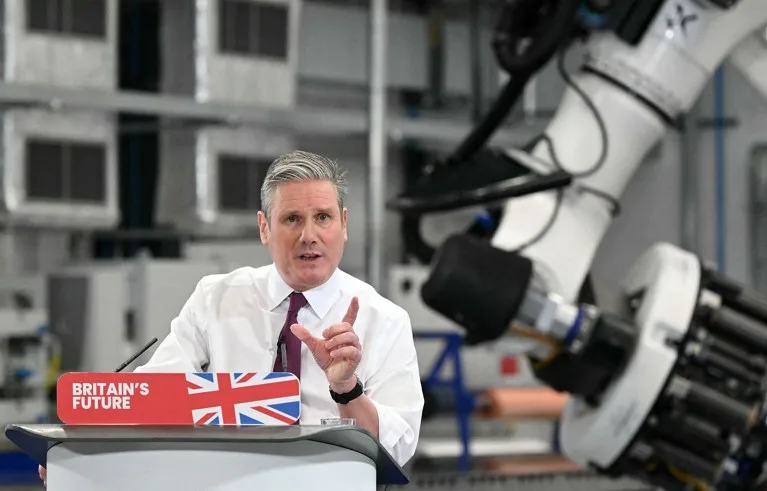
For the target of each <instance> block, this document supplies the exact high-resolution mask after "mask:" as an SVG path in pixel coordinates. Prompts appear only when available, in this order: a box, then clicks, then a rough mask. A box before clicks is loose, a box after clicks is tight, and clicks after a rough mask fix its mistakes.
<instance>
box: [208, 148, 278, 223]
mask: <svg viewBox="0 0 767 491" xmlns="http://www.w3.org/2000/svg"><path fill="white" fill-rule="evenodd" d="M270 163H271V160H268V159H264V158H257V157H243V156H239V155H220V156H219V158H218V208H219V211H222V212H243V211H246V212H256V211H258V210H259V209H260V208H261V184H262V183H263V182H264V178H266V171H267V169H268V168H269V164H270Z"/></svg>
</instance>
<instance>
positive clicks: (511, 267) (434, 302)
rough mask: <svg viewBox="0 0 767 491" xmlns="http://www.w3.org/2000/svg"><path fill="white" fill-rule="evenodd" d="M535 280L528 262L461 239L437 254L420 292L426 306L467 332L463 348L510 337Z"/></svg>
mask: <svg viewBox="0 0 767 491" xmlns="http://www.w3.org/2000/svg"><path fill="white" fill-rule="evenodd" d="M532 275H533V265H532V262H531V261H530V260H529V259H527V258H526V257H523V256H520V255H518V254H514V253H509V252H506V251H503V250H501V249H498V248H495V247H493V246H492V245H491V244H490V243H489V242H487V241H485V240H480V239H477V238H474V237H471V236H468V235H464V234H459V235H454V236H452V237H450V238H448V239H447V240H446V241H445V242H444V243H443V244H442V245H441V246H440V248H439V249H438V250H437V252H436V254H435V255H434V259H433V263H432V265H431V272H430V275H429V277H428V279H427V280H426V282H424V284H423V285H422V286H421V298H422V299H423V301H424V303H425V304H426V305H427V306H429V307H431V308H432V309H434V310H435V311H437V312H439V313H440V314H442V315H444V316H445V317H447V318H449V319H452V320H454V321H455V322H456V323H458V324H459V325H460V326H462V327H463V328H464V329H466V337H465V339H464V342H465V344H467V345H475V344H479V343H481V342H486V341H493V340H495V339H498V338H500V337H501V336H502V335H503V334H505V333H506V332H508V329H509V325H510V324H511V322H512V320H513V319H514V316H515V315H516V313H517V311H518V310H519V306H520V304H521V303H522V300H523V298H524V296H525V293H526V291H527V288H528V286H529V283H530V280H531V278H532Z"/></svg>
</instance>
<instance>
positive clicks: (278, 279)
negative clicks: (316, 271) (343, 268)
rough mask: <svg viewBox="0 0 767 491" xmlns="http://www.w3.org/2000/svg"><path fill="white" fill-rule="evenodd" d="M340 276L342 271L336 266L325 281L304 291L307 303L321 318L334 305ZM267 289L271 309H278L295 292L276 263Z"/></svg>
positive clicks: (272, 268)
mask: <svg viewBox="0 0 767 491" xmlns="http://www.w3.org/2000/svg"><path fill="white" fill-rule="evenodd" d="M340 276H341V272H340V270H339V269H338V268H336V270H335V271H334V272H333V274H332V275H331V277H330V278H329V279H328V280H327V281H326V282H325V283H323V284H322V285H320V286H318V287H315V288H312V289H311V290H306V291H305V292H303V293H304V297H306V301H307V303H308V304H309V306H310V307H311V308H312V310H314V312H315V313H316V314H317V315H318V316H319V317H320V318H322V317H325V315H326V314H327V313H328V311H329V310H330V307H331V306H332V305H333V300H334V297H335V296H336V294H337V293H338V291H339V283H340V281H339V280H340ZM266 290H267V301H268V303H267V307H268V308H269V310H274V309H276V308H277V307H278V306H279V305H280V304H281V303H282V302H283V301H284V300H285V299H286V298H288V295H290V294H291V293H293V289H292V288H291V287H289V286H288V284H287V283H285V280H283V279H282V276H281V275H280V273H279V272H278V271H277V268H276V267H275V265H274V264H272V267H271V271H270V274H269V279H268V284H267V289H266Z"/></svg>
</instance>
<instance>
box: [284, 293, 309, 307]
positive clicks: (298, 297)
mask: <svg viewBox="0 0 767 491" xmlns="http://www.w3.org/2000/svg"><path fill="white" fill-rule="evenodd" d="M304 305H306V297H305V296H304V294H303V293H298V292H293V293H291V294H290V306H288V312H298V311H299V310H301V307H303V306H304Z"/></svg>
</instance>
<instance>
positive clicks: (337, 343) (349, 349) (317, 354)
mask: <svg viewBox="0 0 767 491" xmlns="http://www.w3.org/2000/svg"><path fill="white" fill-rule="evenodd" d="M359 308H360V306H359V300H358V299H357V297H354V298H352V301H351V303H349V308H348V310H347V311H346V315H344V318H343V320H342V321H341V322H339V323H337V324H333V325H332V326H330V327H328V328H327V329H325V330H324V331H323V332H322V337H321V338H318V337H315V336H312V335H311V333H310V332H309V331H308V330H307V329H306V328H305V327H304V326H302V325H300V324H293V325H292V326H291V327H290V330H291V331H292V332H293V334H295V335H296V337H297V338H298V339H300V340H301V342H303V343H304V344H305V345H306V346H307V348H309V351H311V353H312V355H314V359H315V361H316V362H317V364H318V365H319V366H320V368H322V370H323V371H324V372H325V376H326V377H327V379H328V382H329V383H330V387H331V388H332V389H333V390H334V391H336V392H338V393H341V394H343V393H345V392H349V391H350V390H352V389H353V388H354V385H355V384H356V383H357V380H356V378H355V375H354V372H355V370H356V369H357V366H358V365H359V363H360V360H361V359H362V346H361V345H360V341H359V338H358V337H357V334H356V333H355V332H354V321H355V320H357V312H358V311H359Z"/></svg>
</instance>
